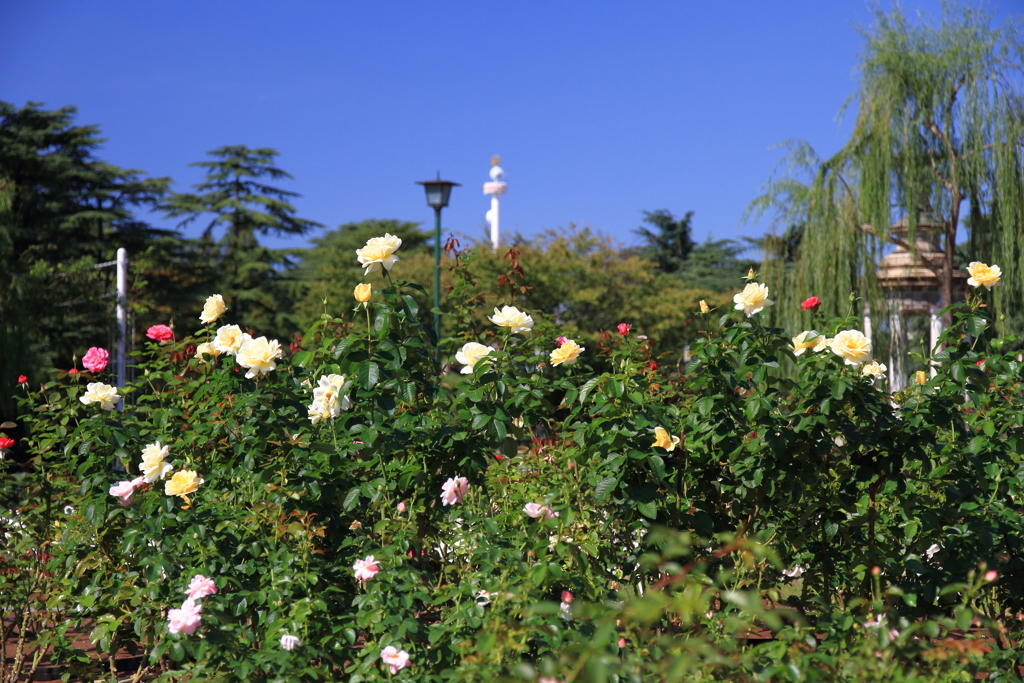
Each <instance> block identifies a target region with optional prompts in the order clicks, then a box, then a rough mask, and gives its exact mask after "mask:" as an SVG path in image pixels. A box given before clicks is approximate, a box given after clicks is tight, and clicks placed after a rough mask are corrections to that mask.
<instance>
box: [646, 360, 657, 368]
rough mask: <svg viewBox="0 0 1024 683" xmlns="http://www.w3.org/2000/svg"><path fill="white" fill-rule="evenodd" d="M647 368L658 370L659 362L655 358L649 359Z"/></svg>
mask: <svg viewBox="0 0 1024 683" xmlns="http://www.w3.org/2000/svg"><path fill="white" fill-rule="evenodd" d="M647 369H648V370H657V369H658V364H657V363H655V362H654V361H653V360H652V361H648V363H647Z"/></svg>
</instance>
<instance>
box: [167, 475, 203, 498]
mask: <svg viewBox="0 0 1024 683" xmlns="http://www.w3.org/2000/svg"><path fill="white" fill-rule="evenodd" d="M202 483H203V480H202V479H200V478H199V475H198V474H196V473H195V472H194V471H193V470H178V471H177V472H175V473H174V476H173V477H171V480H170V481H168V482H167V483H166V484H164V493H166V494H167V495H168V496H186V495H188V494H190V493H194V492H195V490H196V489H198V488H199V485H200V484H202Z"/></svg>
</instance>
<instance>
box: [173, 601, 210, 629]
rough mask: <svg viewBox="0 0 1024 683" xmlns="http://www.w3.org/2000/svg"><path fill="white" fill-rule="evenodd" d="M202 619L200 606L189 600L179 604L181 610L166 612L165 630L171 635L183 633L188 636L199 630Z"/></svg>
mask: <svg viewBox="0 0 1024 683" xmlns="http://www.w3.org/2000/svg"><path fill="white" fill-rule="evenodd" d="M202 618H203V608H202V606H201V605H197V604H196V601H195V600H193V599H192V598H189V599H188V600H186V601H185V602H183V603H181V609H172V610H167V630H168V631H170V632H171V633H184V634H185V635H189V636H190V635H192V634H193V633H195V632H196V629H197V628H199V622H200V621H202Z"/></svg>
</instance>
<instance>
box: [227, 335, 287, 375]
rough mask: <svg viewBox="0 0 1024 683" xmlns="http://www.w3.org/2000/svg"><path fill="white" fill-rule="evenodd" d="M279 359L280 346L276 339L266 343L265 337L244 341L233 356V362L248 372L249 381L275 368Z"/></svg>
mask: <svg viewBox="0 0 1024 683" xmlns="http://www.w3.org/2000/svg"><path fill="white" fill-rule="evenodd" d="M280 357H281V344H279V343H278V341H277V340H276V339H274V340H272V341H267V338H266V337H258V338H257V339H252V338H249V339H246V340H245V341H244V342H242V345H241V346H240V347H239V348H238V353H237V354H235V361H236V362H237V363H238V364H239V365H241V366H242V367H243V368H246V369H247V370H248V371H249V372H247V373H245V376H246V377H248V378H249V379H252V378H254V377H256V375H265V374H267V373H268V372H270V371H271V370H273V369H274V368H276V367H277V362H276V361H277V359H278V358H280Z"/></svg>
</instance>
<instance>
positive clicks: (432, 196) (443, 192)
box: [416, 172, 459, 210]
mask: <svg viewBox="0 0 1024 683" xmlns="http://www.w3.org/2000/svg"><path fill="white" fill-rule="evenodd" d="M416 184H417V185H422V186H423V189H424V190H425V191H426V193H427V206H432V207H434V210H440V209H443V208H444V207H446V206H448V197H449V196H450V195H451V193H452V188H453V187H459V183H453V182H452V181H450V180H441V173H440V172H438V174H437V179H436V180H417V181H416Z"/></svg>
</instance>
